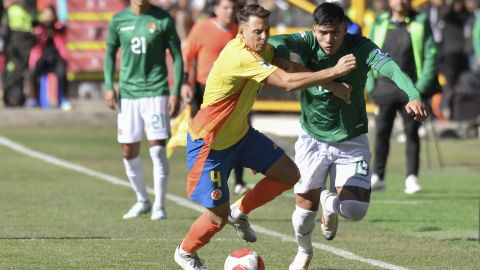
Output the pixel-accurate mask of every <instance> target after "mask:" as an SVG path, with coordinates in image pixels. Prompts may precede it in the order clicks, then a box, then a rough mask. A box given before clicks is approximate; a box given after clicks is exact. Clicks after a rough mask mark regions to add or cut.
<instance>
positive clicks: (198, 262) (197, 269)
mask: <svg viewBox="0 0 480 270" xmlns="http://www.w3.org/2000/svg"><path fill="white" fill-rule="evenodd" d="M181 246H182V245H178V247H177V249H175V255H174V256H173V257H174V258H175V262H176V263H178V265H180V267H182V268H183V269H184V270H208V269H207V268H206V267H205V265H203V264H204V263H205V262H204V261H203V260H202V259H200V257H198V255H197V253H196V252H195V253H192V254H189V255H180V247H181Z"/></svg>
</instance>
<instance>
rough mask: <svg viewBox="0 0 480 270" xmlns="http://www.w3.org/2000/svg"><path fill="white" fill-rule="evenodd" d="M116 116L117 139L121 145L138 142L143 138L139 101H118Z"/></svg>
mask: <svg viewBox="0 0 480 270" xmlns="http://www.w3.org/2000/svg"><path fill="white" fill-rule="evenodd" d="M118 104H119V106H118V107H119V110H118V116H117V126H118V134H117V139H118V142H119V143H121V144H131V143H135V142H140V141H141V140H142V138H143V129H144V122H143V119H142V116H141V112H140V101H139V99H123V98H122V99H120V100H119V102H118Z"/></svg>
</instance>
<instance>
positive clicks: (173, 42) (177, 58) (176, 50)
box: [165, 17, 183, 97]
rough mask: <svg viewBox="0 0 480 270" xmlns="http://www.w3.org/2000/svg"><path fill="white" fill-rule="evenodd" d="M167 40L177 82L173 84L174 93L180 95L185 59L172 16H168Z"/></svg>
mask: <svg viewBox="0 0 480 270" xmlns="http://www.w3.org/2000/svg"><path fill="white" fill-rule="evenodd" d="M165 42H166V44H167V46H168V48H169V49H170V54H171V55H172V58H173V77H174V80H175V82H174V84H173V89H172V95H174V96H177V97H178V96H180V87H181V86H182V79H181V78H182V74H183V59H182V52H181V48H180V47H181V45H180V38H179V37H178V34H177V29H176V28H175V21H174V20H173V18H172V17H168V21H167V28H166V29H165Z"/></svg>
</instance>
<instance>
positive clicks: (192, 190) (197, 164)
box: [187, 134, 237, 208]
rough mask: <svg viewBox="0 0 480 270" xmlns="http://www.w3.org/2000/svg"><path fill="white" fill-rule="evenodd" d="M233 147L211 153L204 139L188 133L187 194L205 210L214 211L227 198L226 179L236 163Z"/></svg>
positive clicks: (228, 196)
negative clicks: (196, 138) (195, 138)
mask: <svg viewBox="0 0 480 270" xmlns="http://www.w3.org/2000/svg"><path fill="white" fill-rule="evenodd" d="M236 150H237V149H236V148H227V149H225V150H220V151H217V150H213V149H211V148H210V147H209V146H208V145H207V144H205V143H204V141H203V139H198V140H192V137H191V136H190V134H187V166H188V182H187V195H188V197H189V199H190V200H192V201H195V202H198V203H200V204H201V205H203V206H205V207H206V208H215V207H218V206H221V205H223V204H224V203H226V202H228V201H229V199H230V194H229V189H228V185H227V180H228V177H229V175H230V172H231V171H232V169H233V168H234V167H235V164H236V160H235V159H236V158H235V157H236V155H237V154H236Z"/></svg>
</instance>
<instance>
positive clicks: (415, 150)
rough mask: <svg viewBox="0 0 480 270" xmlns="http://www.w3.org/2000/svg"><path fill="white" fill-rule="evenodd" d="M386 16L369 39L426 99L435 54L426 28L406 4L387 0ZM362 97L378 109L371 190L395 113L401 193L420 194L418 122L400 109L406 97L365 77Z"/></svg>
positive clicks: (377, 183) (379, 181) (380, 180)
mask: <svg viewBox="0 0 480 270" xmlns="http://www.w3.org/2000/svg"><path fill="white" fill-rule="evenodd" d="M388 3H389V6H390V8H391V9H392V12H391V13H383V14H381V15H379V16H378V17H377V18H376V19H375V22H374V24H373V26H372V29H371V32H370V39H371V40H372V41H373V42H374V43H375V44H377V45H378V46H379V47H380V48H381V49H382V51H384V52H386V53H388V55H389V56H390V57H391V58H392V59H393V60H394V61H395V62H396V63H397V64H398V65H399V66H400V68H401V69H402V70H403V71H404V72H405V73H406V74H407V75H408V76H409V77H410V78H411V79H412V81H413V82H415V84H416V87H417V89H418V91H419V92H420V94H422V96H423V98H424V99H425V97H426V96H427V95H430V93H431V91H432V90H431V89H432V86H437V85H436V84H437V82H438V79H436V76H437V50H436V47H435V41H434V38H433V34H432V29H431V28H430V24H429V22H428V20H427V17H426V15H425V14H423V13H417V12H415V11H413V10H412V9H411V2H410V0H389V2H388ZM367 92H369V94H370V96H371V97H372V98H373V99H374V101H375V104H377V105H378V108H379V110H378V113H376V115H375V120H376V121H375V122H376V139H375V162H374V166H373V171H374V174H373V175H372V190H373V191H383V190H385V189H386V186H385V182H384V176H385V166H386V163H387V157H388V152H389V147H390V143H389V140H390V135H391V133H392V127H393V122H394V120H395V116H396V115H397V112H398V111H399V112H400V113H401V115H402V118H403V123H404V125H405V133H406V136H407V145H406V148H407V149H406V152H407V178H406V180H405V193H407V194H411V193H416V192H419V191H421V187H420V185H419V184H418V178H417V176H418V169H419V156H420V138H419V136H418V129H419V127H420V122H418V121H415V120H414V117H413V116H411V115H408V114H407V113H406V112H405V110H403V108H404V107H405V105H406V104H407V103H408V102H409V98H408V96H407V95H406V94H405V92H403V91H402V90H400V88H398V87H397V85H396V84H395V83H394V82H392V81H391V80H390V79H388V78H386V77H383V76H381V75H379V74H378V73H376V72H375V73H374V72H370V73H369V79H368V81H367Z"/></svg>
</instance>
